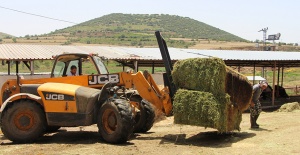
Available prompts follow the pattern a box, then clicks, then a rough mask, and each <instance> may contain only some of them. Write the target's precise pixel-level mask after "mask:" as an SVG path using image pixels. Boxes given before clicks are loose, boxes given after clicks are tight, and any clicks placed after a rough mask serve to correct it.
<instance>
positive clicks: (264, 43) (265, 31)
mask: <svg viewBox="0 0 300 155" xmlns="http://www.w3.org/2000/svg"><path fill="white" fill-rule="evenodd" d="M267 31H268V27H266V28H263V29H261V30H259V31H258V32H263V49H264V50H266V36H267Z"/></svg>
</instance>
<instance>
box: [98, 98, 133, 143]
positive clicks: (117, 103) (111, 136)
mask: <svg viewBox="0 0 300 155" xmlns="http://www.w3.org/2000/svg"><path fill="white" fill-rule="evenodd" d="M97 126H98V129H99V133H100V134H101V136H102V138H103V139H104V140H105V141H107V142H109V143H124V142H126V141H127V140H129V137H130V136H131V134H132V133H133V127H134V117H133V113H132V109H131V106H130V104H129V103H128V101H126V100H123V99H115V100H111V101H107V102H106V103H104V104H103V105H102V106H101V108H100V111H99V113H98V117H97Z"/></svg>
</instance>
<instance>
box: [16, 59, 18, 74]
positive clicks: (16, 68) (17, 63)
mask: <svg viewBox="0 0 300 155" xmlns="http://www.w3.org/2000/svg"><path fill="white" fill-rule="evenodd" d="M16 74H19V61H16Z"/></svg>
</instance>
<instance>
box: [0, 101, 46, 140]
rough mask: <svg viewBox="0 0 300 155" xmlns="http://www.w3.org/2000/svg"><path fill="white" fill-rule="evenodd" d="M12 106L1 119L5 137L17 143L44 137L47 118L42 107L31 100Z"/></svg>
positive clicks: (4, 112)
mask: <svg viewBox="0 0 300 155" xmlns="http://www.w3.org/2000/svg"><path fill="white" fill-rule="evenodd" d="M11 104H12V105H8V106H9V107H7V109H5V110H4V111H3V114H2V118H1V123H2V126H1V130H2V132H3V134H4V136H5V137H7V138H8V139H9V140H11V141H13V142H17V143H27V142H32V141H34V140H36V139H37V138H39V137H40V136H42V135H43V133H44V131H45V128H46V117H45V114H44V112H43V110H42V108H41V106H40V105H38V104H37V103H36V102H34V101H31V100H21V101H16V102H14V103H11Z"/></svg>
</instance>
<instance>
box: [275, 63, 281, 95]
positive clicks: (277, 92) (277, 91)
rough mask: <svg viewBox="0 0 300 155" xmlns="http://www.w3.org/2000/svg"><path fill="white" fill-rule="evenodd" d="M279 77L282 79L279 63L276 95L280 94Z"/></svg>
mask: <svg viewBox="0 0 300 155" xmlns="http://www.w3.org/2000/svg"><path fill="white" fill-rule="evenodd" d="M279 79H280V66H279V65H278V73H277V90H276V96H279Z"/></svg>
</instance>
